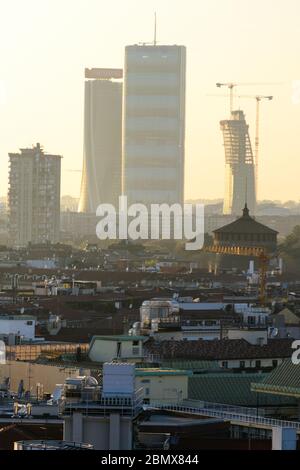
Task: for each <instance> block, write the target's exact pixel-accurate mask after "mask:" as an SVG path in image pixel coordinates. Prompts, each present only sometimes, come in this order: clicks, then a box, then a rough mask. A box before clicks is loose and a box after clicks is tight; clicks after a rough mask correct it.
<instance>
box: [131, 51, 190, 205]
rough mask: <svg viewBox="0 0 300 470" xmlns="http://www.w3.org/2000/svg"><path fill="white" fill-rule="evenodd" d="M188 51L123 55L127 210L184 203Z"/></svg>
mask: <svg viewBox="0 0 300 470" xmlns="http://www.w3.org/2000/svg"><path fill="white" fill-rule="evenodd" d="M185 75H186V49H185V47H184V46H162V45H159V46H157V45H134V46H127V47H126V49H125V69H124V110H123V180H122V187H123V193H124V194H125V195H126V196H127V197H128V202H129V204H132V203H137V202H138V203H143V204H145V205H147V206H149V205H150V204H151V203H168V204H173V203H182V202H183V199H184V157H185V88H186V77H185Z"/></svg>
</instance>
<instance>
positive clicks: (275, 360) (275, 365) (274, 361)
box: [272, 359, 278, 367]
mask: <svg viewBox="0 0 300 470" xmlns="http://www.w3.org/2000/svg"><path fill="white" fill-rule="evenodd" d="M272 365H273V367H277V366H278V361H277V359H273V361H272Z"/></svg>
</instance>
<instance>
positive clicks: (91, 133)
mask: <svg viewBox="0 0 300 470" xmlns="http://www.w3.org/2000/svg"><path fill="white" fill-rule="evenodd" d="M122 76H123V71H122V70H120V69H86V71H85V77H86V81H85V103H84V155H83V170H82V180H81V191H80V201H79V208H78V211H79V212H85V213H96V210H97V207H98V206H99V204H102V203H110V204H113V205H116V204H118V198H119V196H120V195H121V171H122V82H120V79H121V78H122Z"/></svg>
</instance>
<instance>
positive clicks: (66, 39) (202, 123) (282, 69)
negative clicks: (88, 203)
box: [0, 0, 300, 200]
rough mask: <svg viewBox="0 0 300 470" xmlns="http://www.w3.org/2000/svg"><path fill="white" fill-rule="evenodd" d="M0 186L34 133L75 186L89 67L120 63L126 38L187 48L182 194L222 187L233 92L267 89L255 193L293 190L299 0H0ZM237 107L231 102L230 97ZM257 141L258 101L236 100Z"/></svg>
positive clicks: (291, 195) (66, 183) (69, 188)
mask: <svg viewBox="0 0 300 470" xmlns="http://www.w3.org/2000/svg"><path fill="white" fill-rule="evenodd" d="M0 7H1V10H0V120H1V132H0V195H4V194H5V193H6V191H7V172H8V156H7V154H8V152H11V151H17V150H18V149H19V148H20V147H25V146H31V145H32V144H33V143H36V142H41V143H42V144H43V145H44V147H45V149H46V150H47V151H48V152H51V153H59V154H62V155H63V157H64V159H63V166H62V169H63V171H62V194H71V195H73V196H78V195H79V190H80V178H81V175H80V173H79V172H70V171H68V170H81V166H82V147H83V89H84V68H85V67H122V65H123V56H124V47H125V45H128V44H135V43H138V42H146V41H151V40H152V38H153V12H154V11H155V10H156V11H157V15H158V41H159V42H160V43H165V44H182V45H185V46H186V47H187V57H188V62H187V134H186V197H188V198H191V197H192V198H196V197H202V198H214V197H222V196H223V188H224V149H223V145H222V136H221V133H220V130H219V121H220V119H224V118H226V117H227V115H228V112H229V110H228V107H229V100H227V99H226V98H218V97H216V98H215V97H210V96H207V94H213V93H219V94H223V93H225V89H224V91H222V90H219V89H217V88H216V87H215V83H216V82H218V81H221V82H228V81H234V82H247V83H249V82H251V83H252V82H254V83H261V82H264V83H265V82H268V83H269V82H270V83H274V82H275V83H277V82H280V83H281V82H282V83H283V84H282V85H264V86H242V87H240V88H239V89H238V93H240V94H251V95H252V94H257V93H258V94H273V95H274V97H275V98H274V101H272V102H265V103H263V105H262V118H261V120H262V124H261V152H260V155H261V159H260V190H259V198H260V199H262V198H264V199H282V200H287V199H295V200H299V199H300V191H299V179H300V104H298V105H296V104H293V102H292V82H293V81H295V80H300V1H299V0H205V1H204V0H152V1H150V0H112V1H107V0H26V1H25V0H0ZM237 104H238V103H237ZM239 106H240V107H242V108H243V109H244V110H245V112H246V115H247V119H248V121H249V123H250V132H251V135H252V141H253V144H254V122H255V101H254V100H252V99H248V100H246V99H244V100H243V101H241V100H240V101H239Z"/></svg>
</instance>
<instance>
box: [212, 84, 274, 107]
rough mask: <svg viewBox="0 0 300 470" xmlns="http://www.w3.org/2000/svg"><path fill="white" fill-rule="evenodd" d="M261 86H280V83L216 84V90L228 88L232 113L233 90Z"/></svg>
mask: <svg viewBox="0 0 300 470" xmlns="http://www.w3.org/2000/svg"><path fill="white" fill-rule="evenodd" d="M262 85H280V83H232V82H229V83H220V82H218V83H216V86H217V87H218V88H221V87H224V86H225V87H227V88H229V98H230V113H231V112H232V111H233V98H234V93H233V92H234V88H236V87H237V86H262Z"/></svg>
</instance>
